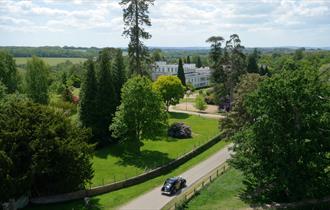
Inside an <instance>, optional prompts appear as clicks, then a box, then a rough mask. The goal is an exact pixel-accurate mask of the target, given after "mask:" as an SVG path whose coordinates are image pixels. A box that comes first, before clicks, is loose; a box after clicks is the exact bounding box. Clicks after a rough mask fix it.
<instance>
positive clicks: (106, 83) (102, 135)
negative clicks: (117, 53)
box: [96, 48, 118, 145]
mask: <svg viewBox="0 0 330 210" xmlns="http://www.w3.org/2000/svg"><path fill="white" fill-rule="evenodd" d="M111 58H112V52H111V49H109V48H106V49H103V50H102V51H101V52H100V55H99V60H98V62H99V71H98V75H97V78H98V85H97V94H96V108H97V114H96V116H97V120H96V135H97V137H98V138H99V139H100V144H101V145H104V144H106V143H107V141H108V140H109V137H110V133H109V130H108V128H109V125H110V123H111V121H112V118H113V115H114V113H115V111H116V105H117V104H118V102H117V101H116V100H117V96H116V93H115V88H114V79H113V74H112V71H111Z"/></svg>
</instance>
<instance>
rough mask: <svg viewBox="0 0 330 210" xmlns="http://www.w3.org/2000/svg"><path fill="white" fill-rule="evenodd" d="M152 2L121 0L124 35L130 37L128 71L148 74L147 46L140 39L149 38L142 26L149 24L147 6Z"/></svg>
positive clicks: (149, 35) (152, 0)
mask: <svg viewBox="0 0 330 210" xmlns="http://www.w3.org/2000/svg"><path fill="white" fill-rule="evenodd" d="M153 4H154V0H122V1H121V2H120V5H121V6H123V7H124V9H123V13H124V14H123V19H124V24H125V28H124V32H123V35H124V36H125V37H129V38H130V43H129V44H128V55H129V58H130V66H129V67H130V71H131V72H130V73H131V74H133V73H136V74H140V75H146V74H148V71H147V64H148V62H149V61H148V57H149V53H148V48H147V47H146V46H145V45H144V44H143V42H142V40H141V39H150V38H151V34H150V33H149V32H147V31H145V29H144V28H143V25H145V26H151V22H150V18H149V15H148V14H149V11H148V9H149V6H150V5H153Z"/></svg>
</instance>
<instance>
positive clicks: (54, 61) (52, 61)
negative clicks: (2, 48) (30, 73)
mask: <svg viewBox="0 0 330 210" xmlns="http://www.w3.org/2000/svg"><path fill="white" fill-rule="evenodd" d="M14 59H15V61H16V65H23V64H26V63H27V60H28V59H31V58H28V57H26V58H21V57H19V58H18V57H15V58H14ZM41 59H42V60H44V61H45V62H46V63H47V64H48V65H50V66H56V65H57V64H60V63H64V62H65V61H67V60H69V61H71V62H72V63H75V64H76V63H80V62H84V61H85V60H87V59H86V58H41Z"/></svg>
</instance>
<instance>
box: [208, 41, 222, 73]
mask: <svg viewBox="0 0 330 210" xmlns="http://www.w3.org/2000/svg"><path fill="white" fill-rule="evenodd" d="M223 41H224V38H223V37H221V36H211V37H210V38H208V39H207V40H206V42H207V43H211V50H210V60H211V67H212V68H214V67H215V66H216V65H218V63H219V61H220V58H221V55H222V49H221V45H222V42H223Z"/></svg>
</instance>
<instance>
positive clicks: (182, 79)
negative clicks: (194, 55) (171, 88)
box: [178, 58, 186, 86]
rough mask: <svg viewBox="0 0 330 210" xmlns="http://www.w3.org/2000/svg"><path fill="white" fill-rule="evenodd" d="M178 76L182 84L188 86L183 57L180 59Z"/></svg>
mask: <svg viewBox="0 0 330 210" xmlns="http://www.w3.org/2000/svg"><path fill="white" fill-rule="evenodd" d="M178 77H179V79H180V80H181V83H182V85H184V86H186V77H185V75H184V69H183V63H182V59H181V58H180V59H179V67H178Z"/></svg>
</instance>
